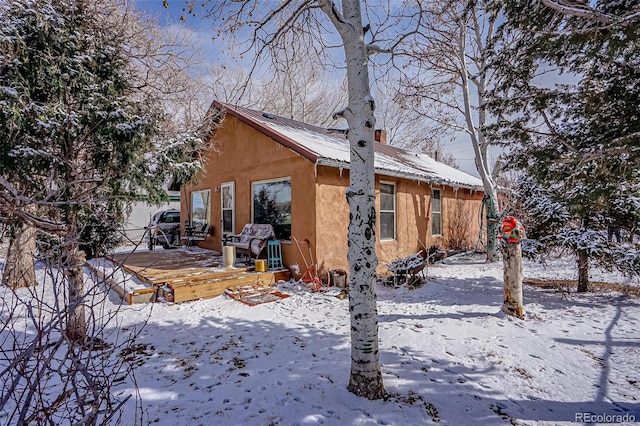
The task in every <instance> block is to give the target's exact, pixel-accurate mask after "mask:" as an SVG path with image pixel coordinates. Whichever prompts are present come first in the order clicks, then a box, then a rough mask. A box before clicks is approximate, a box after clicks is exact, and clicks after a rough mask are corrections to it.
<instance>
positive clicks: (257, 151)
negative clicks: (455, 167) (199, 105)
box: [181, 115, 482, 273]
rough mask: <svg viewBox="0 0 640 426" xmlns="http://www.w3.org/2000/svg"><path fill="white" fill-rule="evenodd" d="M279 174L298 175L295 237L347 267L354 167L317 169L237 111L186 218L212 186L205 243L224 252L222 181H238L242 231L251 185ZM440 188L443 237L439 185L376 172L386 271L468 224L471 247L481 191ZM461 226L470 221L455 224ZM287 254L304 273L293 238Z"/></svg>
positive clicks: (221, 132) (186, 195)
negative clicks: (392, 193) (435, 216)
mask: <svg viewBox="0 0 640 426" xmlns="http://www.w3.org/2000/svg"><path fill="white" fill-rule="evenodd" d="M280 178H291V215H292V221H291V233H292V236H294V237H296V238H298V239H299V240H301V241H304V240H309V242H310V243H311V248H312V255H313V259H314V260H315V261H316V262H317V263H318V264H319V265H320V267H321V269H324V270H326V269H338V268H340V269H345V270H348V268H349V265H348V261H347V250H348V245H347V230H348V225H349V207H348V204H347V201H346V198H345V189H346V188H347V187H348V186H349V170H348V169H344V170H342V171H341V170H339V169H337V168H333V167H326V166H316V165H315V164H314V163H313V162H312V161H310V160H308V159H306V158H303V157H301V156H300V155H298V154H296V153H295V152H293V151H292V150H290V149H289V148H286V147H284V146H283V145H281V144H280V143H278V142H276V141H274V140H273V139H272V138H270V137H268V136H266V135H264V134H263V133H261V132H259V131H257V130H255V129H253V128H252V127H250V126H249V125H247V124H245V123H243V122H241V121H240V120H238V119H237V118H235V117H233V116H231V115H227V117H226V118H225V120H224V123H223V126H222V127H221V128H220V129H218V130H216V133H215V150H212V151H210V152H208V153H207V154H206V166H205V170H204V171H203V173H202V174H201V176H200V177H199V181H198V183H196V184H193V185H189V186H186V187H185V188H184V189H183V192H182V197H181V198H182V201H181V209H182V212H183V219H184V220H186V219H187V218H188V217H189V216H188V209H187V201H189V200H190V194H191V191H195V190H203V189H209V190H211V206H210V209H211V225H212V226H213V229H214V230H213V234H212V236H211V237H209V238H208V239H207V240H206V241H205V242H204V243H201V244H200V245H201V246H202V247H206V248H210V249H214V250H218V251H220V250H222V234H221V229H220V218H221V200H220V196H221V191H220V186H221V184H223V183H226V182H234V184H235V232H236V233H239V232H240V231H241V230H242V227H243V226H244V225H245V224H246V223H250V222H251V217H252V212H251V200H252V183H254V182H259V181H265V180H274V179H280ZM381 181H382V182H388V183H393V184H395V186H396V199H395V200H396V210H395V211H396V227H395V238H394V239H391V240H385V241H380V240H379V236H380V232H379V223H380V220H379V208H380V205H379V201H380V197H379V189H380V182H381ZM435 188H437V189H440V190H442V222H443V223H442V229H443V235H442V236H437V237H435V236H432V235H431V190H432V186H431V185H429V184H427V183H424V182H417V181H413V180H407V179H401V178H396V177H388V176H376V210H377V212H378V218H377V219H378V221H377V222H378V229H376V235H377V236H378V241H377V244H376V253H377V254H378V259H379V264H378V273H385V272H387V265H388V264H389V262H391V261H393V260H395V259H397V258H399V257H404V256H407V255H409V254H412V253H415V252H417V251H418V250H420V249H421V248H423V247H430V246H431V245H433V244H438V245H440V246H442V247H446V246H447V245H448V244H449V243H450V242H451V240H452V238H451V237H452V235H451V234H452V232H453V233H455V232H457V233H458V234H461V232H462V231H461V229H462V230H465V235H466V237H465V238H466V239H467V240H468V241H465V244H466V245H468V246H469V247H471V246H473V244H475V242H476V240H477V235H478V226H479V223H478V222H479V216H478V210H479V208H480V202H481V199H482V193H481V192H480V193H478V192H475V193H473V192H471V191H469V190H466V189H460V190H458V191H454V190H453V188H451V187H444V186H435ZM460 200H462V201H460ZM463 213H464V214H463ZM459 223H463V224H465V225H466V226H462V227H460V226H457V227H456V226H455V225H456V224H459ZM301 248H302V250H303V253H304V257H305V258H306V260H307V261H309V260H310V259H309V255H308V250H307V246H306V245H304V244H303V245H302V246H301ZM282 251H283V257H284V261H285V265H286V266H289V265H292V264H298V265H299V266H300V270H301V272H304V269H305V264H304V260H303V258H302V256H301V255H300V253H299V251H298V248H297V247H296V245H295V244H294V243H293V242H291V241H283V242H282Z"/></svg>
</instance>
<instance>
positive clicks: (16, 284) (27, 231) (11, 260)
mask: <svg viewBox="0 0 640 426" xmlns="http://www.w3.org/2000/svg"><path fill="white" fill-rule="evenodd" d="M35 252H36V229H35V228H34V227H32V226H30V225H28V224H26V223H21V224H19V225H18V226H17V227H16V230H15V235H14V236H12V238H11V241H10V242H9V250H8V251H7V261H6V264H5V268H4V273H3V274H2V284H3V285H6V286H7V287H10V288H13V289H17V288H21V287H29V286H34V285H36V284H37V282H36V273H35V265H34V260H33V259H34V255H35Z"/></svg>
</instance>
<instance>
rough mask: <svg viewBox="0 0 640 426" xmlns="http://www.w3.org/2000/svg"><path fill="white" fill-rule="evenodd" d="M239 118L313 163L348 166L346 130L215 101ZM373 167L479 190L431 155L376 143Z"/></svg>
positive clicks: (476, 182)
mask: <svg viewBox="0 0 640 426" xmlns="http://www.w3.org/2000/svg"><path fill="white" fill-rule="evenodd" d="M214 105H215V106H217V107H219V108H223V109H226V110H227V112H228V113H231V114H232V115H233V116H235V117H236V118H238V119H240V120H241V121H243V122H245V123H247V124H249V125H251V126H252V127H254V128H256V130H259V131H261V132H262V133H265V134H267V135H269V136H271V137H272V138H274V139H275V140H276V141H278V142H280V143H282V144H284V145H285V146H287V147H288V148H290V149H292V150H293V151H295V152H297V153H298V154H300V155H302V156H303V157H305V158H307V159H309V160H311V161H315V162H316V164H319V165H325V166H330V167H337V168H344V169H348V168H349V159H350V147H349V141H348V140H347V139H346V131H341V130H336V129H324V128H322V127H317V126H313V125H310V124H306V123H302V122H299V121H295V120H291V119H287V118H284V117H279V116H276V115H274V114H270V113H263V112H259V111H255V110H252V109H249V108H244V107H239V106H232V105H229V104H224V103H221V102H217V101H216V102H215V103H214ZM374 167H375V172H376V174H381V175H387V176H396V177H401V178H406V179H411V180H416V181H422V182H427V183H432V184H442V185H449V186H453V187H460V188H470V189H475V190H482V189H483V185H482V181H481V180H480V179H479V178H477V177H475V176H472V175H470V174H468V173H465V172H463V171H461V170H458V169H456V168H455V167H451V166H449V165H447V164H444V163H441V162H439V161H436V160H435V159H433V158H432V157H430V156H428V155H426V154H421V153H417V152H411V151H407V150H404V149H402V148H398V147H394V146H390V145H385V144H381V143H378V142H376V144H375V160H374Z"/></svg>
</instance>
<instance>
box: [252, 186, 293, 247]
mask: <svg viewBox="0 0 640 426" xmlns="http://www.w3.org/2000/svg"><path fill="white" fill-rule="evenodd" d="M287 181H288V182H289V235H288V236H287V235H284V236H282V234H281V235H278V233H279V230H278V229H277V227H276V226H274V232H275V233H276V237H277V238H278V239H280V240H281V241H284V242H290V241H291V235H292V234H293V230H292V223H293V214H292V212H291V206H292V204H293V191H292V182H291V176H283V177H278V178H274V179H265V180H256V181H253V182H251V222H252V223H256V222H255V219H256V217H255V214H256V208H255V188H256V186H257V185H263V184H269V183H274V182H287ZM271 225H274V224H273V223H272V224H271ZM285 225H286V223H285Z"/></svg>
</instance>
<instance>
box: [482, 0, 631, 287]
mask: <svg viewBox="0 0 640 426" xmlns="http://www.w3.org/2000/svg"><path fill="white" fill-rule="evenodd" d="M529 3H530V2H528V1H524V2H523V1H511V2H507V6H506V11H507V18H508V20H507V22H506V23H505V24H504V25H503V27H502V28H501V32H500V33H499V36H500V37H499V38H498V39H497V41H496V46H497V47H496V51H498V52H499V53H498V54H497V56H496V57H495V63H496V64H498V65H499V66H498V67H496V69H498V70H500V71H499V72H500V74H501V78H502V84H501V86H500V87H499V88H498V89H497V90H495V91H494V93H493V101H492V103H491V107H492V110H493V111H494V112H495V113H496V114H497V115H498V116H499V117H500V120H499V122H498V123H497V124H496V125H495V126H493V131H494V132H496V133H497V134H498V135H499V137H500V138H501V139H502V140H507V141H511V142H512V143H513V145H512V148H513V149H512V157H511V165H512V166H513V167H517V168H520V169H522V170H525V171H526V173H527V174H528V176H529V177H531V179H532V182H529V184H528V186H527V187H523V188H522V189H523V191H524V194H528V197H530V198H532V199H533V198H535V196H536V193H539V192H540V191H541V189H540V188H545V189H544V194H545V197H547V199H548V200H549V203H550V204H549V205H556V207H558V208H556V209H551V210H547V211H555V212H558V211H562V216H560V218H561V219H562V221H563V222H564V223H563V224H562V225H561V226H557V225H559V224H558V223H557V222H558V220H555V222H556V223H555V225H556V226H550V227H547V228H546V229H545V228H544V227H542V228H540V229H539V230H537V232H539V233H540V234H541V235H540V237H541V238H542V239H544V240H545V241H546V242H547V243H549V244H550V245H562V246H565V247H569V248H571V249H572V250H573V251H574V252H575V253H576V255H577V258H578V270H579V282H578V291H587V290H588V268H589V261H590V260H595V261H598V262H599V263H601V264H603V265H604V266H610V267H613V266H615V267H619V268H622V269H625V270H626V271H627V272H629V271H632V270H633V269H634V267H633V266H632V267H631V269H629V263H628V262H627V266H623V264H622V263H621V262H619V259H620V258H621V257H627V258H629V256H631V257H630V258H636V257H637V256H634V255H633V252H634V251H635V249H634V248H633V247H629V246H626V247H625V246H621V245H620V244H617V245H616V244H613V243H612V242H609V241H607V239H606V236H605V235H606V230H607V227H620V228H626V229H628V230H630V229H631V228H632V227H633V226H634V225H635V224H637V223H638V219H640V203H639V202H638V200H639V198H638V197H639V196H640V150H638V148H637V147H638V146H640V114H639V110H638V106H637V100H638V99H639V98H640V97H639V95H640V38H639V34H640V32H639V31H638V27H639V24H640V19H638V18H636V19H635V20H633V19H628V16H630V15H633V13H632V12H633V10H636V11H637V9H638V2H631V1H627V2H619V1H615V2H611V1H600V2H597V3H596V4H595V5H594V7H593V9H592V10H593V12H592V13H591V14H590V15H589V16H573V15H571V14H563V13H562V12H559V11H558V10H556V9H553V8H548V7H544V6H540V7H537V8H534V7H531V5H530V4H529ZM585 7H586V6H585ZM636 15H637V14H636ZM594 16H598V17H600V18H598V19H595V18H593V17H594ZM604 17H608V19H609V20H608V21H607V22H604V23H603V20H604V19H605V18H604ZM516 33H518V34H524V35H525V36H526V37H524V38H522V37H519V38H518V40H519V41H518V42H517V43H516V44H515V45H513V47H511V48H503V49H500V47H501V44H502V46H506V44H504V43H506V40H511V39H513V38H514V37H513V35H514V34H516ZM542 73H547V74H551V75H555V78H556V79H557V81H559V82H561V83H558V84H555V83H546V84H545V83H544V80H541V79H540V75H541V74H542ZM525 201H526V200H525ZM556 219H558V218H556ZM537 220H538V222H540V223H544V222H546V223H547V224H549V223H553V222H554V220H553V219H552V218H546V219H545V218H537ZM630 252H631V253H630ZM632 263H633V262H632Z"/></svg>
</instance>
